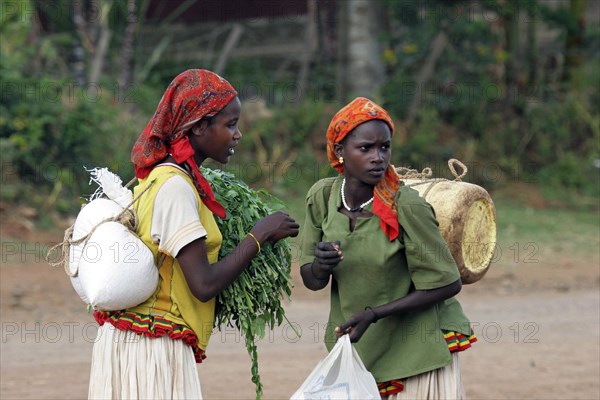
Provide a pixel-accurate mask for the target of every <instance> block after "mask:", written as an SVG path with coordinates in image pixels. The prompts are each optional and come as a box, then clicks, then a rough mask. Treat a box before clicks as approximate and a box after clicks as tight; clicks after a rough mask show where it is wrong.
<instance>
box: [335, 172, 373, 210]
mask: <svg viewBox="0 0 600 400" xmlns="http://www.w3.org/2000/svg"><path fill="white" fill-rule="evenodd" d="M345 188H346V178H344V180H343V181H342V188H341V190H340V192H341V194H342V204H343V205H344V208H345V209H346V210H348V211H350V212H357V211H362V209H363V208H365V207H366V206H368V205H369V204H371V203H372V202H373V200H374V199H375V197H371V198H370V199H369V200H367V201H365V202H364V203H362V204H361V205H360V206H358V207H356V208H350V207H349V206H348V203H346V194H345V193H344V189H345Z"/></svg>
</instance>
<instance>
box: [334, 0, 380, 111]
mask: <svg viewBox="0 0 600 400" xmlns="http://www.w3.org/2000/svg"><path fill="white" fill-rule="evenodd" d="M337 6H338V9H339V24H338V32H339V35H338V38H339V39H338V46H339V47H338V48H339V52H338V71H339V72H338V79H339V85H338V88H339V95H338V97H339V99H340V100H341V101H342V102H347V101H348V100H350V99H351V98H353V97H355V96H367V97H370V96H372V95H373V94H375V93H376V91H377V88H378V86H379V85H381V84H382V83H383V82H384V79H385V77H384V73H385V69H384V65H383V61H382V49H381V45H380V43H379V39H380V38H379V35H380V34H381V30H380V27H381V21H379V20H378V17H379V16H380V13H379V12H378V11H379V9H380V8H381V7H383V3H382V2H372V1H369V0H339V2H338V3H337Z"/></svg>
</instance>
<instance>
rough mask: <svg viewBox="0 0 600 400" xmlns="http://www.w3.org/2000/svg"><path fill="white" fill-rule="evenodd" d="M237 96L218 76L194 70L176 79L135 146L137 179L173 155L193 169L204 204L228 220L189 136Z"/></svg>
mask: <svg viewBox="0 0 600 400" xmlns="http://www.w3.org/2000/svg"><path fill="white" fill-rule="evenodd" d="M236 96H237V92H236V91H235V89H234V88H233V86H231V84H230V83H229V82H227V81H226V80H225V79H223V78H221V77H220V76H219V75H217V74H215V73H214V72H210V71H207V70H203V69H190V70H187V71H185V72H183V73H181V74H179V75H178V76H177V77H175V79H173V81H172V82H171V84H170V85H169V87H168V88H167V90H166V91H165V93H164V95H163V97H162V99H161V100H160V103H159V104H158V107H157V108H156V112H155V113H154V116H153V117H152V119H151V120H150V122H148V125H147V126H146V128H145V129H144V131H143V132H142V134H141V135H140V137H139V138H138V139H137V141H136V142H135V144H134V146H133V150H132V152H131V161H133V163H134V164H135V176H137V177H138V178H140V179H142V178H145V177H146V176H148V174H150V171H152V169H153V168H154V167H155V166H156V164H158V163H159V162H160V161H162V160H163V159H164V158H165V157H166V156H167V155H168V154H169V153H170V154H171V155H172V156H173V158H174V159H175V161H176V162H177V163H179V164H182V163H185V164H187V165H188V166H189V168H191V171H192V172H193V180H194V185H195V186H196V189H197V190H198V193H199V194H200V198H201V199H202V202H203V203H204V204H205V205H206V206H207V207H208V208H209V209H210V210H211V211H212V212H213V214H215V215H217V216H219V217H221V218H225V216H226V212H225V209H224V208H223V206H222V205H221V204H220V203H219V202H218V201H217V200H216V199H215V196H214V193H213V191H212V188H211V187H210V184H209V183H208V181H207V180H206V178H204V177H203V176H202V174H201V173H200V170H199V169H198V165H197V164H196V161H195V159H194V149H193V148H192V145H191V144H190V141H189V138H188V136H187V134H186V133H187V132H188V131H189V130H190V128H191V127H192V126H193V125H194V124H195V123H197V122H198V121H200V120H201V119H202V118H205V117H211V116H214V115H216V114H218V113H219V111H221V110H222V109H223V108H225V106H227V104H229V102H230V101H231V100H232V99H233V98H234V97H236Z"/></svg>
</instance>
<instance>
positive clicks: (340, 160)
mask: <svg viewBox="0 0 600 400" xmlns="http://www.w3.org/2000/svg"><path fill="white" fill-rule="evenodd" d="M338 161H339V162H340V164H343V163H344V157H342V156H340V158H338Z"/></svg>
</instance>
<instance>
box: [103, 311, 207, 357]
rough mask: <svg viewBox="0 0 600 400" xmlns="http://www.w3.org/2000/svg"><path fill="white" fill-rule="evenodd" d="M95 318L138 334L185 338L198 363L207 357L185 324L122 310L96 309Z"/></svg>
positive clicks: (174, 338) (194, 335)
mask: <svg viewBox="0 0 600 400" xmlns="http://www.w3.org/2000/svg"><path fill="white" fill-rule="evenodd" d="M94 318H95V319H96V322H98V325H100V326H102V325H104V323H105V322H109V323H110V324H111V325H112V326H114V327H115V328H117V329H119V330H122V331H132V332H135V333H136V334H138V335H145V336H148V337H161V336H165V335H168V336H169V337H170V338H171V339H173V340H183V342H184V343H185V344H187V345H188V346H190V347H191V348H192V350H194V357H195V359H196V362H197V363H201V362H202V360H204V359H205V358H206V355H205V354H204V351H203V350H202V349H201V348H199V347H198V338H197V336H196V334H195V333H194V331H193V330H191V329H190V328H188V327H187V326H185V325H179V324H176V323H174V322H171V321H169V320H167V319H165V318H161V317H159V316H153V315H144V314H138V313H134V312H128V311H125V312H121V311H94Z"/></svg>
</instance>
